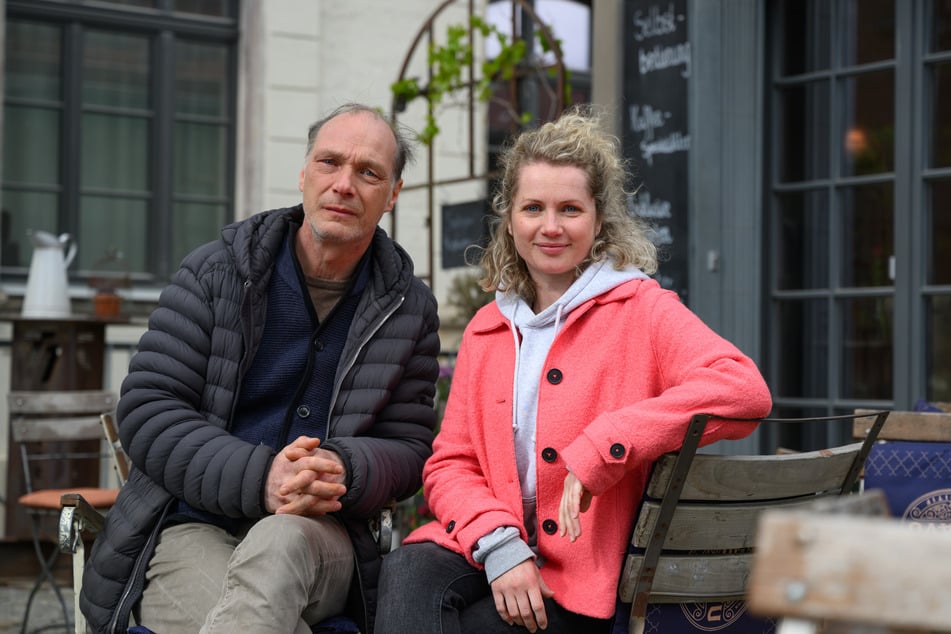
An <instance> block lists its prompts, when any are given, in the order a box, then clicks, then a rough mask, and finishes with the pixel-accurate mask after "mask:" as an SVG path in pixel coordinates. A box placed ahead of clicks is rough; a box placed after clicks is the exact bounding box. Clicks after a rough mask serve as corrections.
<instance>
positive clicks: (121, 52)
mask: <svg viewBox="0 0 951 634" xmlns="http://www.w3.org/2000/svg"><path fill="white" fill-rule="evenodd" d="M82 95H83V105H86V106H106V107H112V108H139V109H145V108H148V107H149V40H148V38H147V37H144V36H138V35H126V34H124V33H115V32H107V31H92V30H90V31H87V32H86V39H85V43H84V46H83V88H82Z"/></svg>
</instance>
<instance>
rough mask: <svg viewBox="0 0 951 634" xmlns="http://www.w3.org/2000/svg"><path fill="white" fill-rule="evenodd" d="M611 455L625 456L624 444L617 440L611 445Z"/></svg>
mask: <svg viewBox="0 0 951 634" xmlns="http://www.w3.org/2000/svg"><path fill="white" fill-rule="evenodd" d="M611 455H612V456H614V457H615V458H623V457H624V445H622V444H621V443H619V442H616V443H614V444H613V445H611Z"/></svg>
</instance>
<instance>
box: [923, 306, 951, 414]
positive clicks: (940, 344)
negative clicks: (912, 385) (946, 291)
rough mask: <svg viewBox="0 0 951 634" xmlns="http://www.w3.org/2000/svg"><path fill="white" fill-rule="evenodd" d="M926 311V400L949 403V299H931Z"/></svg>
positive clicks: (950, 367)
mask: <svg viewBox="0 0 951 634" xmlns="http://www.w3.org/2000/svg"><path fill="white" fill-rule="evenodd" d="M927 310H928V315H927V320H928V339H927V344H926V345H925V349H926V351H927V352H926V354H927V364H928V400H929V401H951V363H948V359H951V297H949V296H947V295H945V296H939V297H932V298H931V300H930V301H929V302H928V308H927Z"/></svg>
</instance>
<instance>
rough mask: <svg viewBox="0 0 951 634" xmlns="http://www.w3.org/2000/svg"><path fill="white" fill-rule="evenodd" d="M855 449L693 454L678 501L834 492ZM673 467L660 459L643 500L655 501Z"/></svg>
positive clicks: (858, 446) (664, 458)
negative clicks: (726, 454)
mask: <svg viewBox="0 0 951 634" xmlns="http://www.w3.org/2000/svg"><path fill="white" fill-rule="evenodd" d="M860 449H861V443H852V444H849V445H845V446H842V447H834V448H831V449H824V450H821V451H809V452H802V453H792V454H782V455H775V454H768V455H759V456H720V455H712V454H697V455H696V456H695V457H694V459H693V463H692V464H691V466H690V474H689V476H688V477H687V481H686V483H685V484H684V489H683V492H682V493H681V496H680V497H681V499H685V500H723V499H734V500H765V499H775V498H781V497H795V496H799V495H805V494H809V493H814V492H817V491H827V490H830V489H833V488H835V489H838V487H840V486H841V485H842V480H843V479H844V478H845V474H846V473H847V472H848V470H849V467H850V466H851V465H852V461H853V460H854V459H855V456H856V455H858V452H859V450H860ZM672 469H673V461H672V460H670V459H669V457H668V456H662V457H661V460H660V461H658V463H657V465H656V466H655V468H654V475H653V477H652V478H651V481H650V483H649V485H648V491H647V494H648V495H649V496H651V497H654V498H659V497H660V496H661V495H662V494H663V487H664V486H666V481H667V479H668V477H669V474H670V472H671V471H672Z"/></svg>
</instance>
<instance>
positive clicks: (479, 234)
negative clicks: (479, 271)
mask: <svg viewBox="0 0 951 634" xmlns="http://www.w3.org/2000/svg"><path fill="white" fill-rule="evenodd" d="M490 214H491V211H490V209H489V204H488V201H486V200H476V201H473V202H467V203H459V204H456V205H443V206H442V268H444V269H451V268H455V267H460V266H466V265H468V264H472V263H473V261H472V260H473V257H475V258H478V256H472V255H470V257H469V260H466V249H467V248H469V247H470V246H472V245H474V244H475V245H480V246H485V245H486V244H488V241H489V228H488V219H489V216H490Z"/></svg>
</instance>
